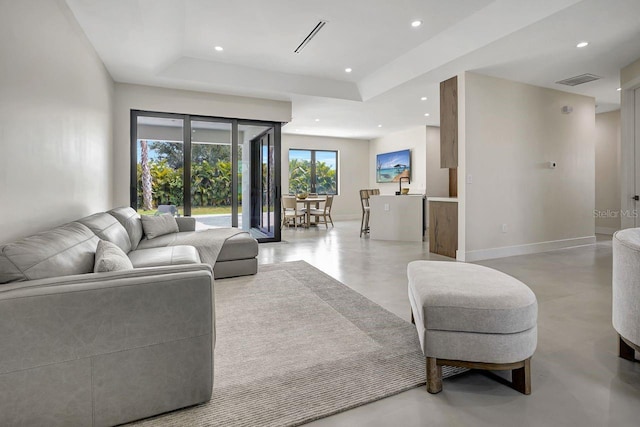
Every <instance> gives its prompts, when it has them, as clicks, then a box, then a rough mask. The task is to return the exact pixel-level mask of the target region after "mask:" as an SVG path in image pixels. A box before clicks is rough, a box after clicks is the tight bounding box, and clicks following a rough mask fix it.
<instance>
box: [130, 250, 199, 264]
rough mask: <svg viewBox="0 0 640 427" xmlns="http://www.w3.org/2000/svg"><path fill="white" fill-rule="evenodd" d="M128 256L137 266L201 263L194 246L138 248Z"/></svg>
mask: <svg viewBox="0 0 640 427" xmlns="http://www.w3.org/2000/svg"><path fill="white" fill-rule="evenodd" d="M128 256H129V259H130V260H131V263H132V264H133V266H134V267H135V268H143V267H159V266H162V265H179V264H199V263H200V255H199V254H198V250H197V249H196V248H194V247H193V246H182V245H181V246H168V247H163V248H150V249H138V250H136V251H132V252H129V254H128Z"/></svg>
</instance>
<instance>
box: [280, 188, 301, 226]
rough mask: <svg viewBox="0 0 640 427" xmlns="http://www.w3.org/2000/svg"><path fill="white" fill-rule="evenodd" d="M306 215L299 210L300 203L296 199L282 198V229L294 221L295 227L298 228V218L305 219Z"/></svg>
mask: <svg viewBox="0 0 640 427" xmlns="http://www.w3.org/2000/svg"><path fill="white" fill-rule="evenodd" d="M305 216H306V214H305V213H304V212H302V211H301V210H299V209H298V202H297V201H296V198H295V197H286V196H285V197H283V198H282V224H281V225H280V228H282V227H284V225H285V224H291V221H293V225H294V227H296V228H298V218H303V220H304V218H305Z"/></svg>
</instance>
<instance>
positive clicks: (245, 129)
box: [131, 111, 280, 241]
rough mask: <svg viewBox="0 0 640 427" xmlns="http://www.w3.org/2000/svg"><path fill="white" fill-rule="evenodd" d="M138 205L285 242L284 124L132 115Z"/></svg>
mask: <svg viewBox="0 0 640 427" xmlns="http://www.w3.org/2000/svg"><path fill="white" fill-rule="evenodd" d="M131 123H132V126H131V147H132V149H131V160H132V162H131V165H132V166H131V170H132V173H131V206H132V207H134V208H135V209H137V210H138V212H140V213H141V214H146V215H155V214H158V213H172V214H174V215H176V216H180V215H184V216H192V217H194V218H195V219H196V229H198V230H201V229H207V228H217V227H238V228H241V229H243V230H246V231H249V232H250V233H251V234H252V235H253V236H254V237H256V238H257V239H258V240H259V241H279V240H280V227H278V226H277V224H279V222H280V210H279V209H278V207H279V206H280V198H279V197H280V194H279V189H280V178H279V177H280V172H279V168H280V162H279V153H280V124H279V123H271V122H260V121H249V120H240V119H226V118H216V117H202V116H190V115H184V114H171V113H156V112H143V111H132V112H131Z"/></svg>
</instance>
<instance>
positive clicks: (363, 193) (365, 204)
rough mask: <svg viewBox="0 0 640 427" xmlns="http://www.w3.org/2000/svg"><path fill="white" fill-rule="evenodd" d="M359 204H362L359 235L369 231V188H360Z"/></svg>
mask: <svg viewBox="0 0 640 427" xmlns="http://www.w3.org/2000/svg"><path fill="white" fill-rule="evenodd" d="M360 205H361V206H362V221H360V237H362V233H368V232H369V210H370V208H369V190H360Z"/></svg>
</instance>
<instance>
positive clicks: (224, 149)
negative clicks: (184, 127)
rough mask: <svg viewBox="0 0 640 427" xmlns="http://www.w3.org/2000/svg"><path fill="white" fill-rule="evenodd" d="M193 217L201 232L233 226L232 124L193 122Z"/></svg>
mask: <svg viewBox="0 0 640 427" xmlns="http://www.w3.org/2000/svg"><path fill="white" fill-rule="evenodd" d="M191 216H193V217H194V218H196V221H197V224H196V227H197V229H203V228H218V227H231V224H232V220H231V123H221V122H213V121H202V120H192V121H191Z"/></svg>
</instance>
